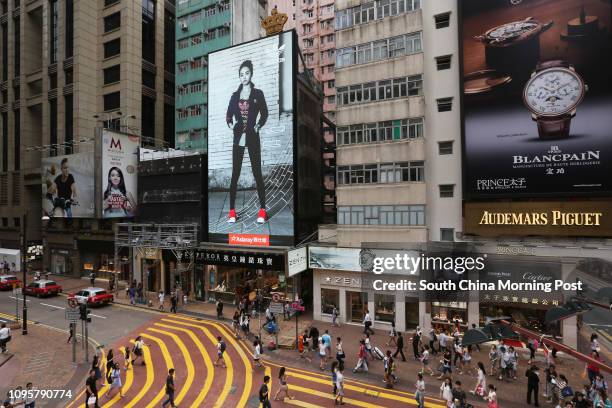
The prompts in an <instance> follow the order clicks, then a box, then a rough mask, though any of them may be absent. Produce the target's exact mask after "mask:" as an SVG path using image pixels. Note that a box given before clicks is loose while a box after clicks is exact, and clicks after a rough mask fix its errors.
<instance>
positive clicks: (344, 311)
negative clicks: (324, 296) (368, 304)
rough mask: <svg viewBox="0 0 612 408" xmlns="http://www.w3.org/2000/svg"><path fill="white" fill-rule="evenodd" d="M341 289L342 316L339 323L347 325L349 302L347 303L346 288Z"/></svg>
mask: <svg viewBox="0 0 612 408" xmlns="http://www.w3.org/2000/svg"><path fill="white" fill-rule="evenodd" d="M338 289H340V305H339V307H338V311H339V312H340V316H338V321H339V322H341V323H346V322H347V317H348V309H347V307H346V306H347V303H348V302H347V301H346V289H344V288H338Z"/></svg>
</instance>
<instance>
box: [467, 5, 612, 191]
mask: <svg viewBox="0 0 612 408" xmlns="http://www.w3.org/2000/svg"><path fill="white" fill-rule="evenodd" d="M459 3H460V5H461V13H460V14H461V17H460V27H461V44H462V55H463V57H462V66H463V70H462V71H463V72H462V75H463V88H464V94H463V119H464V123H463V125H464V163H465V164H464V171H465V194H466V196H467V197H468V198H490V197H499V198H504V197H508V198H509V197H513V198H514V197H540V196H542V197H543V196H550V197H560V196H566V197H567V196H581V195H587V194H589V195H598V194H599V195H603V194H605V193H609V192H610V191H612V178H611V177H610V174H612V81H611V80H610V79H611V76H610V66H611V63H612V57H611V56H612V53H611V44H612V42H611V41H610V33H611V24H610V20H611V5H610V2H609V1H601V0H583V1H575V0H522V1H521V0H518V1H509V0H463V1H461V2H459Z"/></svg>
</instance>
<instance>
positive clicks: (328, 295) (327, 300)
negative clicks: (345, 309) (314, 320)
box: [321, 289, 340, 314]
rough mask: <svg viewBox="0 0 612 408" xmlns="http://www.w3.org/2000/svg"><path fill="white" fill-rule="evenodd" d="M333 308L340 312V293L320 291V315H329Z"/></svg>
mask: <svg viewBox="0 0 612 408" xmlns="http://www.w3.org/2000/svg"><path fill="white" fill-rule="evenodd" d="M334 307H335V308H336V309H338V311H340V292H339V291H337V290H334V289H321V313H323V314H331V313H332V310H334Z"/></svg>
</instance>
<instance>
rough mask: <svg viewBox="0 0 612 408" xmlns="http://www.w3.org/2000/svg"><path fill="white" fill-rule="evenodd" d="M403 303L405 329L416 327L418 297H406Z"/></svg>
mask: <svg viewBox="0 0 612 408" xmlns="http://www.w3.org/2000/svg"><path fill="white" fill-rule="evenodd" d="M404 305H405V306H404V307H405V308H406V321H405V323H406V330H410V329H416V327H417V326H418V325H419V299H418V298H409V297H407V298H406V301H405V303H404Z"/></svg>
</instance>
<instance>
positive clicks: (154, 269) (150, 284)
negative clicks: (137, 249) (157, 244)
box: [141, 259, 159, 292]
mask: <svg viewBox="0 0 612 408" xmlns="http://www.w3.org/2000/svg"><path fill="white" fill-rule="evenodd" d="M141 271H142V282H143V287H144V290H146V291H148V292H157V291H158V290H159V282H158V277H159V261H158V260H152V259H143V260H142V265H141Z"/></svg>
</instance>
